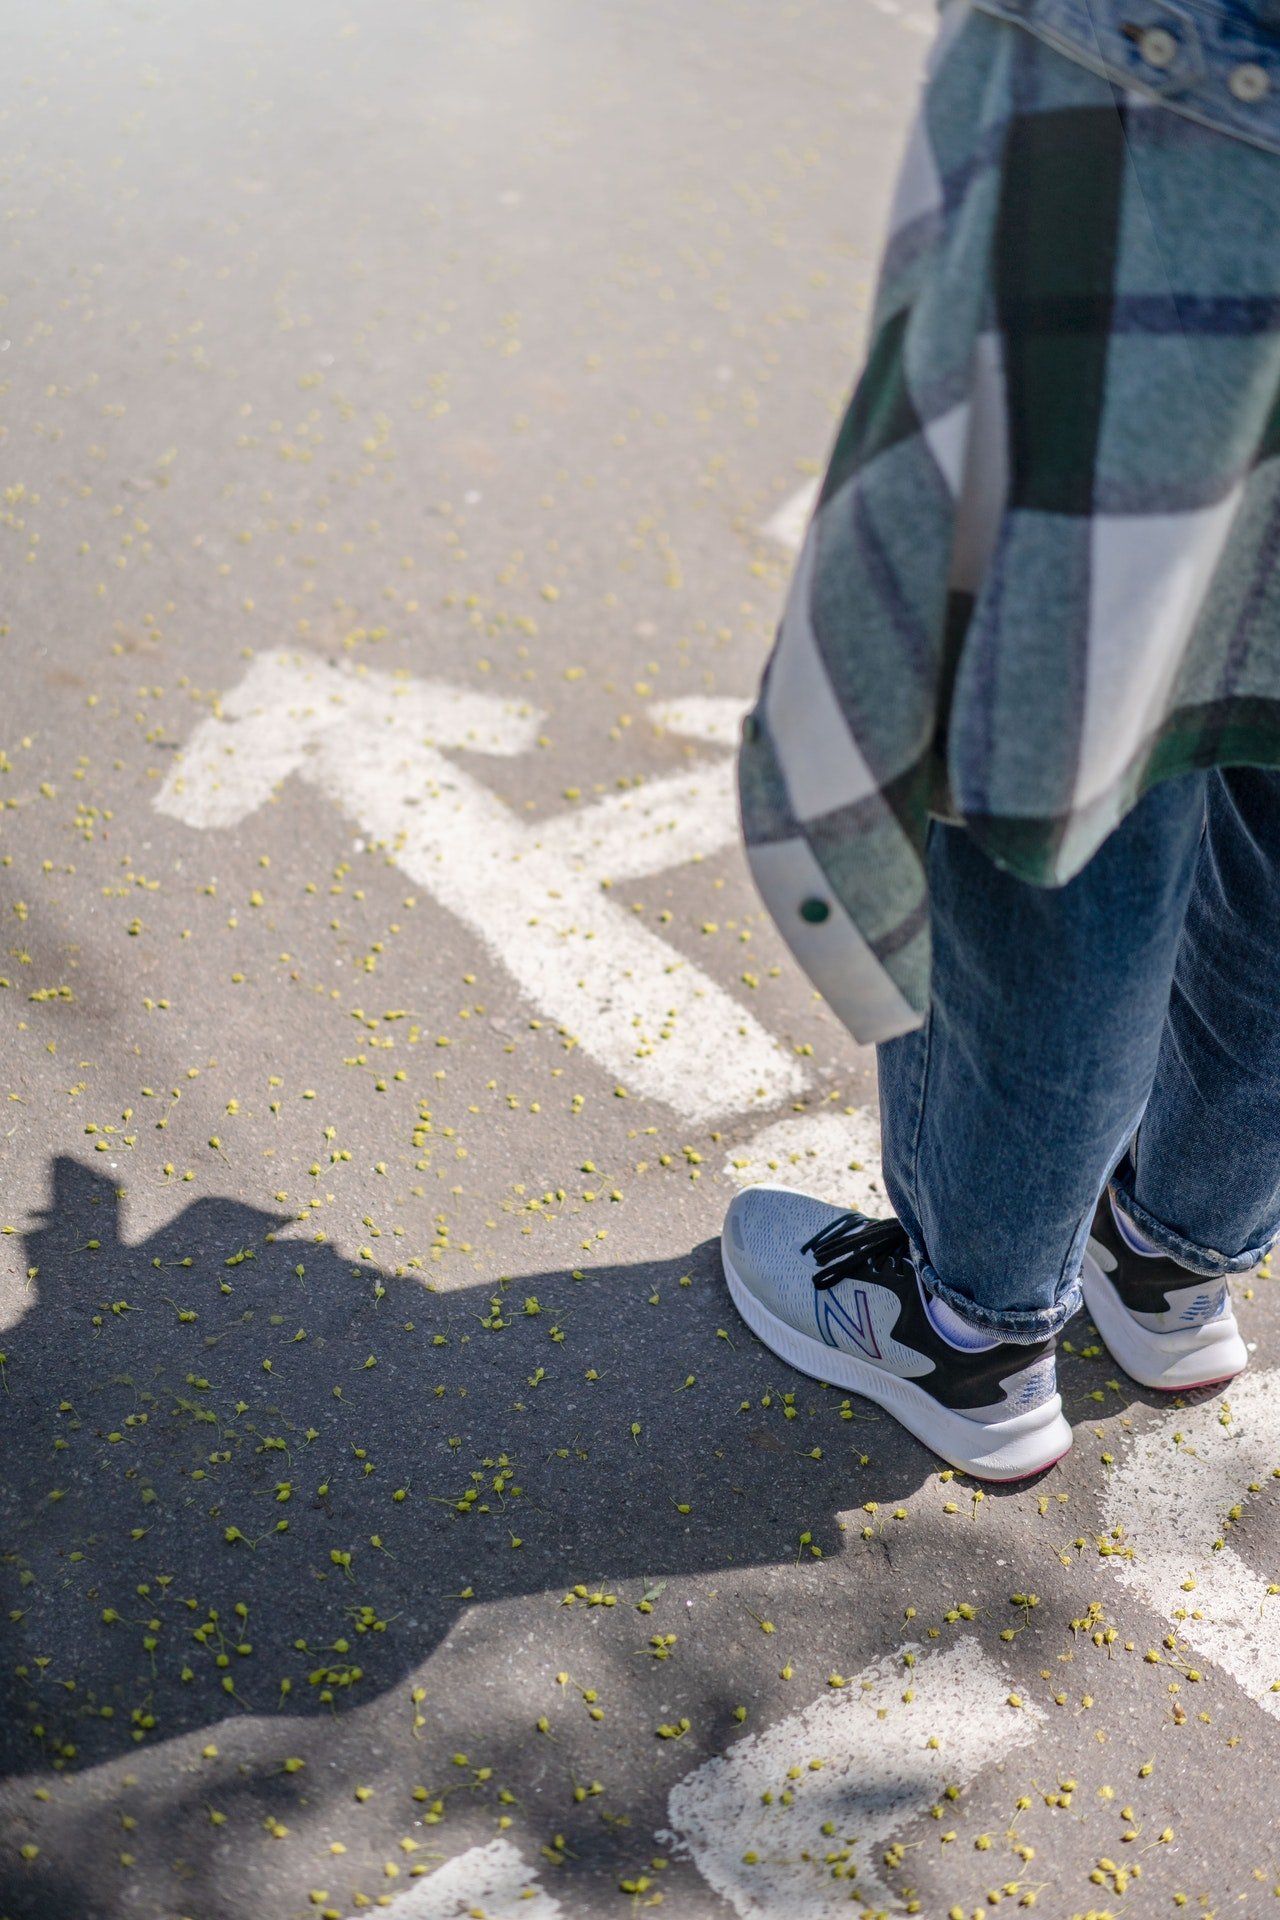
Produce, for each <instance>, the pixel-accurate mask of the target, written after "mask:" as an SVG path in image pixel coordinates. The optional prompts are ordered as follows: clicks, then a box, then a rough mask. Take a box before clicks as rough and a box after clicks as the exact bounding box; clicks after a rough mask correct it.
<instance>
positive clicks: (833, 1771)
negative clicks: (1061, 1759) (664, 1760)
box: [668, 1636, 1044, 1920]
mask: <svg viewBox="0 0 1280 1920" xmlns="http://www.w3.org/2000/svg"><path fill="white" fill-rule="evenodd" d="M908 1652H910V1653H913V1654H915V1656H916V1665H915V1666H914V1667H913V1668H910V1669H908V1668H907V1667H906V1666H905V1665H904V1664H903V1656H904V1654H906V1653H908ZM904 1691H910V1692H911V1693H912V1694H913V1695H914V1698H913V1699H912V1700H911V1702H910V1703H907V1702H905V1701H904V1700H903V1698H902V1696H903V1693H904ZM1008 1699H1009V1678H1008V1675H1007V1674H1005V1673H1004V1672H1003V1671H1002V1669H1001V1668H1000V1667H999V1665H998V1664H997V1663H996V1661H994V1660H993V1659H992V1658H991V1656H990V1655H989V1654H987V1653H985V1652H984V1651H983V1650H982V1648H981V1647H980V1646H979V1645H978V1642H977V1641H976V1640H975V1639H973V1638H972V1637H971V1636H966V1637H964V1638H963V1639H961V1640H959V1641H958V1642H957V1643H956V1644H955V1645H953V1646H951V1647H948V1648H947V1649H946V1650H945V1651H944V1652H933V1653H922V1652H920V1650H919V1649H918V1648H915V1647H904V1648H902V1649H901V1650H900V1651H899V1652H898V1653H895V1654H890V1655H889V1656H888V1657H887V1658H885V1659H883V1660H880V1661H877V1662H876V1663H875V1665H873V1666H870V1667H867V1668H865V1669H864V1670H863V1671H862V1672H861V1673H860V1674H858V1675H857V1676H856V1677H855V1678H854V1679H852V1680H851V1681H850V1682H849V1685H848V1686H847V1688H845V1689H844V1690H843V1691H840V1692H832V1693H830V1694H828V1695H826V1696H824V1697H823V1698H822V1699H820V1700H815V1701H813V1702H812V1704H811V1705H810V1706H808V1707H806V1708H805V1709H804V1710H803V1712H801V1713H797V1714H793V1715H792V1716H791V1717H790V1718H789V1719H786V1720H783V1721H781V1722H780V1723H779V1724H778V1725H777V1726H775V1727H772V1728H770V1729H769V1731H768V1732H767V1733H761V1734H755V1735H750V1736H748V1737H747V1738H745V1739H743V1740H739V1741H738V1742H736V1743H735V1745H734V1746H733V1747H732V1748H731V1749H730V1751H729V1752H728V1753H727V1754H724V1755H721V1756H718V1757H717V1758H716V1759H714V1760H708V1761H706V1762H705V1763H704V1765H702V1766H700V1767H698V1768H697V1769H696V1770H695V1771H694V1772H693V1773H690V1774H688V1775H686V1777H685V1778H684V1779H683V1780H681V1781H679V1782H678V1784H677V1785H676V1786H675V1787H674V1788H673V1789H672V1792H671V1797H670V1800H669V1801H668V1819H669V1820H670V1823H671V1826H672V1828H673V1829H674V1831H675V1832H676V1833H677V1834H678V1835H679V1836H680V1838H681V1840H682V1841H683V1842H684V1843H685V1844H686V1845H687V1846H688V1848H689V1850H690V1852H691V1854H692V1856H693V1859H694V1862H695V1864H696V1866H697V1867H698V1870H699V1871H700V1873H701V1874H702V1876H703V1878H704V1879H705V1880H706V1881H707V1883H708V1885H710V1886H711V1887H713V1888H714V1890H715V1891H716V1892H717V1893H718V1894H720V1895H721V1896H722V1897H723V1898H724V1899H725V1900H727V1901H728V1903H729V1905H730V1907H732V1909H733V1911H734V1912H735V1913H736V1914H737V1915H738V1920H778V1916H779V1915H781V1914H785V1915H786V1917H787V1920H831V1915H832V1914H833V1912H834V1911H835V1907H834V1905H833V1902H835V1901H837V1900H839V1901H841V1907H840V1910H841V1911H842V1912H844V1911H848V1908H847V1906H846V1905H845V1904H844V1902H846V1901H847V1900H848V1898H849V1897H850V1895H851V1894H852V1893H853V1891H854V1889H855V1888H856V1889H857V1896H858V1899H859V1900H860V1901H861V1902H862V1904H863V1905H864V1906H867V1907H870V1906H880V1905H883V1906H886V1907H888V1906H891V1905H893V1904H895V1903H894V1900H893V1896H892V1895H891V1893H890V1892H889V1890H888V1888H887V1887H886V1886H885V1885H884V1883H883V1880H882V1878H881V1876H880V1874H879V1872H878V1870H877V1869H878V1859H877V1856H878V1854H879V1852H880V1851H881V1850H882V1849H883V1846H884V1844H885V1842H886V1841H888V1840H889V1839H891V1838H892V1836H893V1834H894V1833H895V1832H897V1831H898V1830H900V1829H901V1828H902V1827H903V1826H905V1825H906V1823H907V1822H908V1821H910V1820H912V1819H915V1818H917V1817H918V1816H919V1815H920V1814H922V1813H924V1812H925V1811H926V1810H927V1809H928V1808H929V1807H931V1806H932V1805H933V1804H934V1802H935V1801H936V1800H937V1798H938V1795H939V1794H940V1793H941V1792H942V1790H943V1788H944V1787H945V1786H947V1785H948V1784H950V1783H954V1784H955V1785H957V1786H963V1785H964V1784H965V1783H966V1782H967V1781H969V1780H972V1779H973V1778H974V1776H975V1775H976V1774H978V1773H980V1772H981V1771H982V1769H983V1768H984V1767H987V1766H990V1765H991V1764H992V1763H993V1762H994V1761H996V1760H1000V1759H1003V1758H1004V1757H1005V1755H1007V1754H1009V1753H1011V1752H1012V1751H1013V1750H1014V1749H1015V1748H1017V1747H1021V1746H1024V1745H1026V1744H1027V1743H1028V1742H1029V1741H1031V1740H1033V1739H1034V1738H1035V1736H1036V1734H1037V1732H1038V1731H1039V1728H1040V1726H1041V1725H1042V1724H1043V1720H1044V1716H1043V1714H1042V1713H1040V1711H1039V1710H1038V1709H1037V1708H1034V1707H1030V1706H1025V1705H1024V1706H1023V1707H1022V1708H1021V1709H1019V1708H1015V1707H1011V1706H1010V1705H1009V1704H1008ZM931 1736H936V1738H937V1740H938V1745H937V1746H936V1747H931V1746H929V1745H928V1744H927V1743H928V1741H929V1739H930V1737H931ZM812 1760H820V1761H821V1763H822V1765H821V1767H820V1768H819V1769H817V1770H811V1769H810V1764H809V1763H810V1762H811V1761H812ZM791 1767H799V1768H801V1769H802V1771H801V1773H800V1775H799V1776H798V1777H797V1778H796V1779H794V1780H792V1779H789V1778H788V1769H789V1768H791ZM784 1789H790V1791H791V1792H792V1793H793V1794H794V1796H795V1799H794V1803H793V1804H792V1805H791V1806H785V1805H783V1804H782V1802H781V1799H780V1795H781V1793H782V1792H783V1790H784ZM765 1792H771V1793H772V1795H773V1804H772V1805H770V1806H766V1805H765V1804H764V1803H763V1802H762V1800H761V1795H762V1794H763V1793H765ZM824 1821H833V1822H834V1823H835V1831H834V1832H833V1833H832V1834H830V1835H827V1834H824V1833H823V1832H822V1826H823V1823H824ZM747 1855H754V1856H755V1857H754V1859H751V1860H749V1859H748V1858H747V1857H746V1856H747ZM831 1855H834V1856H836V1858H835V1859H829V1858H828V1856H831ZM873 1862H874V1863H875V1864H873ZM854 1867H856V1869H857V1877H856V1879H855V1878H854V1876H853V1872H852V1869H853V1868H854ZM837 1870H838V1871H837Z"/></svg>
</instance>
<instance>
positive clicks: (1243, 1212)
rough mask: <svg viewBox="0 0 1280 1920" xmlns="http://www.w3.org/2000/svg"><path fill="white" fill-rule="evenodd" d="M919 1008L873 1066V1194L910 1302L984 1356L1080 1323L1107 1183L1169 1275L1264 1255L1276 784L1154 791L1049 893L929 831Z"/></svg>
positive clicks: (1272, 1098) (1203, 782) (1277, 1082)
mask: <svg viewBox="0 0 1280 1920" xmlns="http://www.w3.org/2000/svg"><path fill="white" fill-rule="evenodd" d="M928 868H929V894H930V900H931V912H932V923H933V940H934V949H933V976H932V993H931V1005H930V1011H929V1015H928V1018H927V1020H926V1023H925V1025H924V1026H923V1027H920V1028H918V1029H917V1030H916V1031H915V1032H914V1033H909V1034H904V1035H903V1036H902V1038H901V1039H898V1040H891V1041H889V1042H888V1043H887V1044H885V1045H882V1046H881V1047H879V1048H878V1050H877V1051H878V1058H879V1069H880V1111H881V1124H882V1129H883V1140H884V1148H883V1150H884V1178H885V1188H886V1191H887V1193H888V1195H889V1199H890V1200H891V1202H892V1204H893V1207H894V1211H895V1212H896V1213H897V1215H898V1217H899V1219H900V1220H901V1221H902V1224H903V1225H904V1227H905V1228H906V1229H907V1232H908V1234H909V1236H910V1238H911V1241H912V1243H913V1246H914V1248H915V1251H916V1254H917V1257H918V1258H919V1259H920V1260H921V1261H922V1262H923V1265H922V1273H923V1276H924V1279H925V1282H926V1284H927V1285H928V1286H929V1287H931V1288H932V1289H933V1290H934V1291H935V1292H937V1293H938V1294H940V1295H941V1296H942V1298H943V1299H944V1300H946V1301H948V1302H949V1303H950V1305H951V1306H953V1307H954V1308H955V1309H956V1310H957V1312H959V1313H960V1314H961V1315H963V1317H964V1318H965V1319H966V1320H968V1321H970V1322H972V1323H974V1324H976V1325H978V1326H982V1327H985V1328H988V1329H990V1330H991V1331H992V1332H993V1333H998V1334H1002V1335H1003V1336H1004V1337H1005V1338H1006V1339H1014V1340H1027V1341H1030V1340H1038V1339H1042V1338H1044V1336H1045V1335H1046V1334H1048V1333H1053V1332H1056V1331H1057V1330H1058V1329H1059V1328H1060V1327H1061V1326H1063V1324H1064V1323H1065V1322H1066V1321H1067V1320H1068V1319H1069V1317H1070V1316H1071V1314H1073V1313H1074V1312H1075V1310H1076V1308H1077V1306H1078V1305H1079V1302H1080V1282H1079V1274H1080V1265H1081V1261H1082V1259H1083V1256H1084V1247H1085V1242H1086V1240H1087V1238H1088V1233H1089V1226H1090V1222H1091V1220H1092V1217H1093V1210H1094V1207H1095V1206H1096V1204H1097V1201H1098V1198H1099V1195H1100V1194H1101V1192H1102V1189H1103V1187H1104V1186H1105V1185H1106V1183H1107V1180H1108V1177H1109V1176H1111V1177H1112V1186H1113V1190H1114V1191H1115V1194H1116V1197H1117V1199H1118V1200H1119V1202H1120V1203H1121V1205H1122V1206H1123V1207H1124V1209H1125V1211H1126V1213H1128V1214H1129V1216H1130V1218H1131V1219H1132V1220H1133V1221H1134V1223H1135V1225H1137V1226H1138V1227H1139V1228H1140V1229H1141V1231H1142V1232H1143V1233H1144V1234H1145V1235H1147V1237H1148V1238H1149V1239H1150V1240H1152V1241H1154V1242H1155V1243H1156V1244H1157V1245H1158V1246H1159V1247H1161V1248H1162V1249H1163V1250H1164V1251H1165V1252H1166V1253H1168V1254H1169V1255H1171V1256H1172V1258H1173V1259H1174V1260H1176V1261H1178V1262H1179V1264H1180V1265H1182V1266H1184V1267H1186V1268H1187V1269H1189V1271H1191V1272H1192V1273H1199V1274H1209V1275H1213V1274H1228V1273H1238V1272H1242V1271H1244V1270H1246V1269H1247V1268H1250V1267H1252V1266H1255V1265H1256V1264H1257V1262H1258V1261H1259V1260H1260V1259H1261V1257H1262V1255H1263V1254H1264V1253H1265V1252H1266V1250H1267V1248H1268V1247H1269V1246H1270V1244H1271V1242H1272V1241H1273V1240H1274V1239H1275V1238H1276V1236H1277V1233H1280V773H1272V772H1266V771H1261V770H1258V769H1255V768H1231V769H1229V770H1227V771H1220V770H1218V771H1213V772H1209V773H1194V774H1184V775H1182V776H1180V777H1178V778H1176V779H1173V780H1169V781H1166V782H1165V783H1164V784H1163V785H1161V786H1158V787H1155V788H1153V789H1152V791H1151V792H1150V793H1148V794H1147V795H1146V796H1145V797H1144V798H1143V799H1142V800H1141V801H1140V802H1139V803H1138V805H1137V806H1136V807H1135V808H1134V809H1133V810H1132V812H1131V813H1130V814H1129V815H1128V817H1127V818H1126V819H1125V820H1124V821H1123V822H1122V824H1121V825H1120V826H1119V827H1118V828H1117V829H1116V831H1115V832H1114V833H1113V834H1112V835H1111V837H1110V839H1109V840H1107V841H1106V842H1104V844H1103V846H1102V847H1101V848H1100V849H1099V850H1098V852H1097V853H1096V854H1095V855H1094V857H1093V859H1092V860H1091V861H1090V862H1089V864H1088V865H1087V866H1086V867H1085V868H1084V869H1083V870H1082V871H1081V872H1080V873H1079V874H1078V875H1077V876H1076V878H1075V879H1074V880H1072V881H1070V882H1069V883H1068V884H1067V885H1066V886H1064V887H1059V888H1042V887H1034V886H1030V885H1028V884H1027V883H1026V882H1025V881H1022V880H1017V879H1015V878H1013V877H1012V875H1010V874H1008V873H1005V872H1003V871H1001V870H1000V869H999V868H997V867H995V866H994V865H993V864H992V863H991V861H990V860H989V859H988V858H987V857H986V855H985V854H983V853H982V852H981V851H980V850H979V849H978V848H977V847H976V846H975V844H974V843H973V841H972V840H971V839H970V838H969V837H968V835H967V834H966V833H965V832H964V830H963V829H962V828H960V827H952V826H944V825H943V824H941V823H940V822H936V821H935V822H934V823H933V824H932V826H931V827H930V830H929V845H928Z"/></svg>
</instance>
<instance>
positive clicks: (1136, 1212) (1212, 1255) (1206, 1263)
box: [1108, 1155, 1275, 1279]
mask: <svg viewBox="0 0 1280 1920" xmlns="http://www.w3.org/2000/svg"><path fill="white" fill-rule="evenodd" d="M1132 1181H1133V1162H1132V1161H1131V1160H1130V1159H1129V1158H1128V1156H1127V1155H1126V1157H1125V1158H1124V1159H1123V1160H1122V1161H1121V1162H1120V1165H1119V1166H1118V1167H1117V1168H1116V1170H1115V1172H1114V1173H1113V1174H1112V1176H1111V1179H1110V1181H1109V1182H1108V1185H1109V1186H1110V1189H1111V1192H1112V1194H1113V1196H1114V1198H1115V1202H1116V1205H1117V1206H1118V1207H1120V1208H1121V1210H1122V1211H1123V1213H1124V1215H1125V1217H1126V1219H1129V1220H1131V1221H1132V1222H1133V1224H1134V1226H1135V1227H1136V1228H1137V1229H1138V1232H1139V1233H1140V1234H1142V1235H1143V1236H1144V1238H1146V1239H1147V1240H1149V1241H1150V1242H1151V1244H1152V1246H1154V1247H1159V1249H1160V1251H1161V1253H1164V1254H1167V1255H1168V1257H1169V1259H1170V1260H1176V1261H1177V1263H1178V1265H1179V1266H1180V1267H1186V1268H1187V1270H1188V1271H1189V1272H1191V1273H1198V1274H1200V1275H1201V1276H1202V1277H1204V1278H1206V1279H1212V1278H1213V1277H1215V1276H1220V1275H1225V1274H1228V1273H1248V1272H1250V1270H1251V1269H1252V1268H1254V1267H1256V1266H1257V1264H1258V1262H1259V1261H1260V1260H1262V1259H1263V1258H1264V1257H1265V1256H1266V1254H1267V1252H1268V1250H1269V1249H1270V1247H1271V1240H1267V1241H1264V1243H1263V1244H1262V1245H1261V1246H1259V1247H1246V1248H1245V1250H1244V1252H1243V1253H1219V1252H1218V1251H1217V1249H1216V1248H1214V1247H1201V1246H1197V1244H1196V1242H1195V1241H1194V1240H1185V1239H1184V1238H1183V1236H1182V1235H1181V1234H1180V1233H1175V1232H1174V1230H1173V1228H1172V1227H1166V1226H1165V1224H1164V1221H1163V1220H1157V1219H1156V1216H1155V1215H1154V1213H1148V1212H1147V1210H1146V1208H1145V1207H1141V1206H1139V1205H1138V1202H1137V1201H1136V1200H1135V1199H1134V1197H1133V1186H1132ZM1274 1238H1275V1236H1274V1235H1272V1239H1274Z"/></svg>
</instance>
